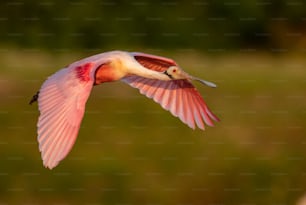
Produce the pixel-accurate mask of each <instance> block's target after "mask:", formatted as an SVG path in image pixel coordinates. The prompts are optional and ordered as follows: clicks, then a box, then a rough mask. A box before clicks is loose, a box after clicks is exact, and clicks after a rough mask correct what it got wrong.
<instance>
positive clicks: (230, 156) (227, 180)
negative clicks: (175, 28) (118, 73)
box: [0, 50, 306, 205]
mask: <svg viewBox="0 0 306 205" xmlns="http://www.w3.org/2000/svg"><path fill="white" fill-rule="evenodd" d="M86 55H89V54H81V53H75V54H68V53H65V52H63V53H60V54H46V53H41V52H40V51H35V50H34V51H29V50H28V51H16V50H7V51H2V53H1V56H2V57H1V59H0V66H1V69H0V94H1V101H0V122H1V123H0V128H1V138H0V154H1V155H0V156H1V157H0V163H1V164H0V204H170V205H171V204H173V205H174V204H192V205H193V204H195V205H197V204H199V205H202V204H294V203H295V202H296V201H297V200H298V198H299V197H301V196H302V195H303V194H304V191H305V189H306V175H305V170H306V163H305V162H306V159H305V156H306V139H305V136H306V135H305V133H306V132H305V126H304V125H305V120H306V106H305V104H306V99H305V98H306V97H305V85H306V80H305V76H306V69H305V67H306V60H305V58H304V57H300V56H296V55H287V56H270V55H266V54H258V53H250V54H232V55H229V54H228V55H225V56H206V55H202V54H199V53H192V52H189V51H186V52H182V51H181V52H177V53H168V54H166V55H167V56H169V57H171V58H174V59H177V61H178V62H179V64H180V65H181V67H183V68H184V69H185V70H186V71H188V72H190V73H192V74H193V75H196V76H199V77H202V78H203V79H206V80H209V81H212V82H215V83H217V84H218V88H217V89H211V88H208V87H204V86H202V85H201V84H196V87H197V88H198V90H199V91H200V92H201V93H202V95H203V96H204V98H205V100H206V102H207V104H208V105H209V106H210V108H211V109H212V110H213V111H214V112H215V113H216V114H217V115H218V116H219V117H220V118H221V122H220V123H217V124H216V126H215V127H213V128H207V129H206V130H205V131H204V132H203V131H200V130H192V129H189V128H188V127H187V126H186V125H184V124H183V123H181V122H180V121H179V120H178V119H177V118H175V117H173V116H171V115H170V113H168V112H167V111H164V110H162V109H161V108H160V106H159V105H157V104H156V103H154V102H153V101H152V100H150V99H147V98H145V97H144V96H142V95H140V94H139V93H138V91H137V90H136V89H133V88H131V87H129V86H128V85H125V84H123V83H120V82H116V83H109V84H105V85H101V86H98V87H95V88H94V90H93V92H92V95H91V96H90V98H89V101H88V103H87V109H86V114H85V118H84V120H83V123H82V127H81V130H80V133H79V137H78V139H77V142H76V144H75V146H74V148H73V150H72V152H71V153H70V154H69V155H68V157H67V158H66V159H65V160H64V161H62V162H61V163H60V165H59V166H58V167H56V168H55V169H54V170H52V171H50V170H47V169H45V168H43V166H42V162H41V159H40V154H39V151H38V146H37V142H36V122H37V117H38V111H37V105H32V106H29V105H28V102H29V100H30V99H31V97H32V95H33V94H35V92H36V91H37V90H38V89H39V87H40V85H41V83H42V82H43V81H44V80H45V79H46V77H47V76H49V75H50V74H52V73H54V72H55V71H56V70H58V69H60V68H61V67H63V66H65V65H66V64H69V63H71V62H73V61H75V60H77V59H80V58H82V57H84V56H86ZM160 55H163V53H161V54H160Z"/></svg>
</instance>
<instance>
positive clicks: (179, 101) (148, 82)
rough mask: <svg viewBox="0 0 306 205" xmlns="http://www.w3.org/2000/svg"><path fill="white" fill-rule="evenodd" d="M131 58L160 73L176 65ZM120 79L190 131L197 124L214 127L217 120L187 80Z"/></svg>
mask: <svg viewBox="0 0 306 205" xmlns="http://www.w3.org/2000/svg"><path fill="white" fill-rule="evenodd" d="M132 55H134V58H135V59H136V60H137V61H138V62H139V63H140V64H141V65H143V66H144V67H146V68H148V69H152V70H155V71H159V72H163V71H165V70H167V69H168V67H169V66H173V65H177V64H176V63H175V62H174V61H173V60H171V59H167V58H163V57H158V56H153V55H148V54H142V53H132ZM122 80H123V81H124V82H126V83H128V84H129V85H131V86H132V87H134V88H138V89H139V90H140V93H141V94H144V95H146V96H147V97H149V98H152V99H153V100H154V101H155V102H157V103H159V104H160V105H161V106H162V107H163V108H164V109H166V110H169V111H170V112H171V113H172V114H173V115H174V116H176V117H179V118H180V119H181V121H182V122H184V123H185V124H187V125H188V126H189V127H191V128H193V129H195V127H196V125H197V127H199V128H200V129H205V126H204V123H205V124H207V125H209V126H213V121H212V120H214V121H219V119H218V118H217V116H215V115H214V114H213V113H212V112H211V111H210V109H209V108H208V107H207V105H206V103H205V101H204V99H203V98H202V97H201V95H200V93H199V92H198V91H197V90H196V88H195V87H194V86H193V85H192V84H191V83H190V82H189V81H188V80H170V81H161V80H155V79H147V78H143V77H140V76H135V75H131V76H127V77H125V78H123V79H122Z"/></svg>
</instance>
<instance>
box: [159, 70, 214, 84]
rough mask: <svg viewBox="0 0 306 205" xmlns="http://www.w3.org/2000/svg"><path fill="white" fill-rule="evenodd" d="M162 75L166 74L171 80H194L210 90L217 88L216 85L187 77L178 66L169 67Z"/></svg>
mask: <svg viewBox="0 0 306 205" xmlns="http://www.w3.org/2000/svg"><path fill="white" fill-rule="evenodd" d="M164 74H166V75H167V76H168V77H169V78H170V79H172V80H180V79H187V80H196V81H199V82H201V83H202V84H204V85H207V86H209V87H212V88H215V87H217V86H216V84H214V83H212V82H209V81H206V80H203V79H200V78H197V77H194V76H191V75H189V74H188V73H186V72H184V71H183V70H182V69H181V68H179V67H178V66H170V67H169V68H168V69H167V70H165V71H164Z"/></svg>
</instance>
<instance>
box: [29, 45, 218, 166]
mask: <svg viewBox="0 0 306 205" xmlns="http://www.w3.org/2000/svg"><path fill="white" fill-rule="evenodd" d="M117 80H121V81H123V82H125V83H127V84H129V85H130V86H132V87H134V88H137V89H139V91H140V93H141V94H143V95H146V96H147V97H149V98H152V99H153V100H154V101H155V102H157V103H159V104H160V105H161V106H162V107H163V108H164V109H166V110H169V111H170V112H171V113H172V114H173V115H174V116H176V117H179V118H180V120H181V121H182V122H184V123H185V124H187V125H188V126H189V127H191V128H193V129H195V127H196V126H197V127H199V128H200V129H203V130H204V123H205V124H207V125H209V126H213V121H212V120H214V121H219V119H218V118H217V117H216V116H215V115H214V114H213V113H212V112H211V111H210V110H209V108H208V107H207V105H206V103H205V101H204V100H203V98H202V97H201V95H200V93H199V92H198V91H197V90H196V88H195V87H194V86H193V85H192V84H191V81H192V80H196V81H199V82H201V83H203V84H205V85H207V86H210V87H216V85H215V84H213V83H211V82H208V81H205V80H202V79H199V78H197V77H193V76H191V75H189V74H187V73H186V72H184V71H183V70H182V69H181V68H180V67H179V66H178V64H177V63H176V62H175V61H173V60H171V59H168V58H164V57H160V56H155V55H150V54H145V53H138V52H124V51H110V52H105V53H101V54H97V55H94V56H90V57H88V58H85V59H82V60H79V61H77V62H74V63H72V64H70V65H69V66H67V67H65V68H63V69H61V70H59V71H58V72H56V73H55V74H53V75H51V76H50V77H49V78H48V79H47V80H46V81H45V82H44V83H43V85H42V87H41V88H40V90H39V92H37V94H36V95H34V96H33V98H32V100H31V102H30V104H32V103H33V102H35V101H38V107H39V111H40V116H39V119H38V123H37V128H38V130H37V133H38V143H39V150H40V152H41V157H42V160H43V164H44V166H45V167H47V168H49V169H52V168H54V167H55V166H57V165H58V163H59V162H60V161H61V160H63V159H64V158H65V157H66V156H67V154H68V153H69V152H70V150H71V149H72V146H73V144H74V143H75V141H76V137H77V135H78V131H79V129H80V125H81V121H82V118H83V116H84V111H85V104H86V101H87V99H88V97H89V94H90V92H91V89H92V88H93V86H94V85H99V84H101V83H106V82H112V81H117Z"/></svg>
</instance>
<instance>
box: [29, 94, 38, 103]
mask: <svg viewBox="0 0 306 205" xmlns="http://www.w3.org/2000/svg"><path fill="white" fill-rule="evenodd" d="M38 95H39V91H38V92H37V93H36V94H35V95H34V96H33V97H32V99H31V101H30V103H29V104H30V105H32V103H34V102H36V101H37V99H38Z"/></svg>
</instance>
